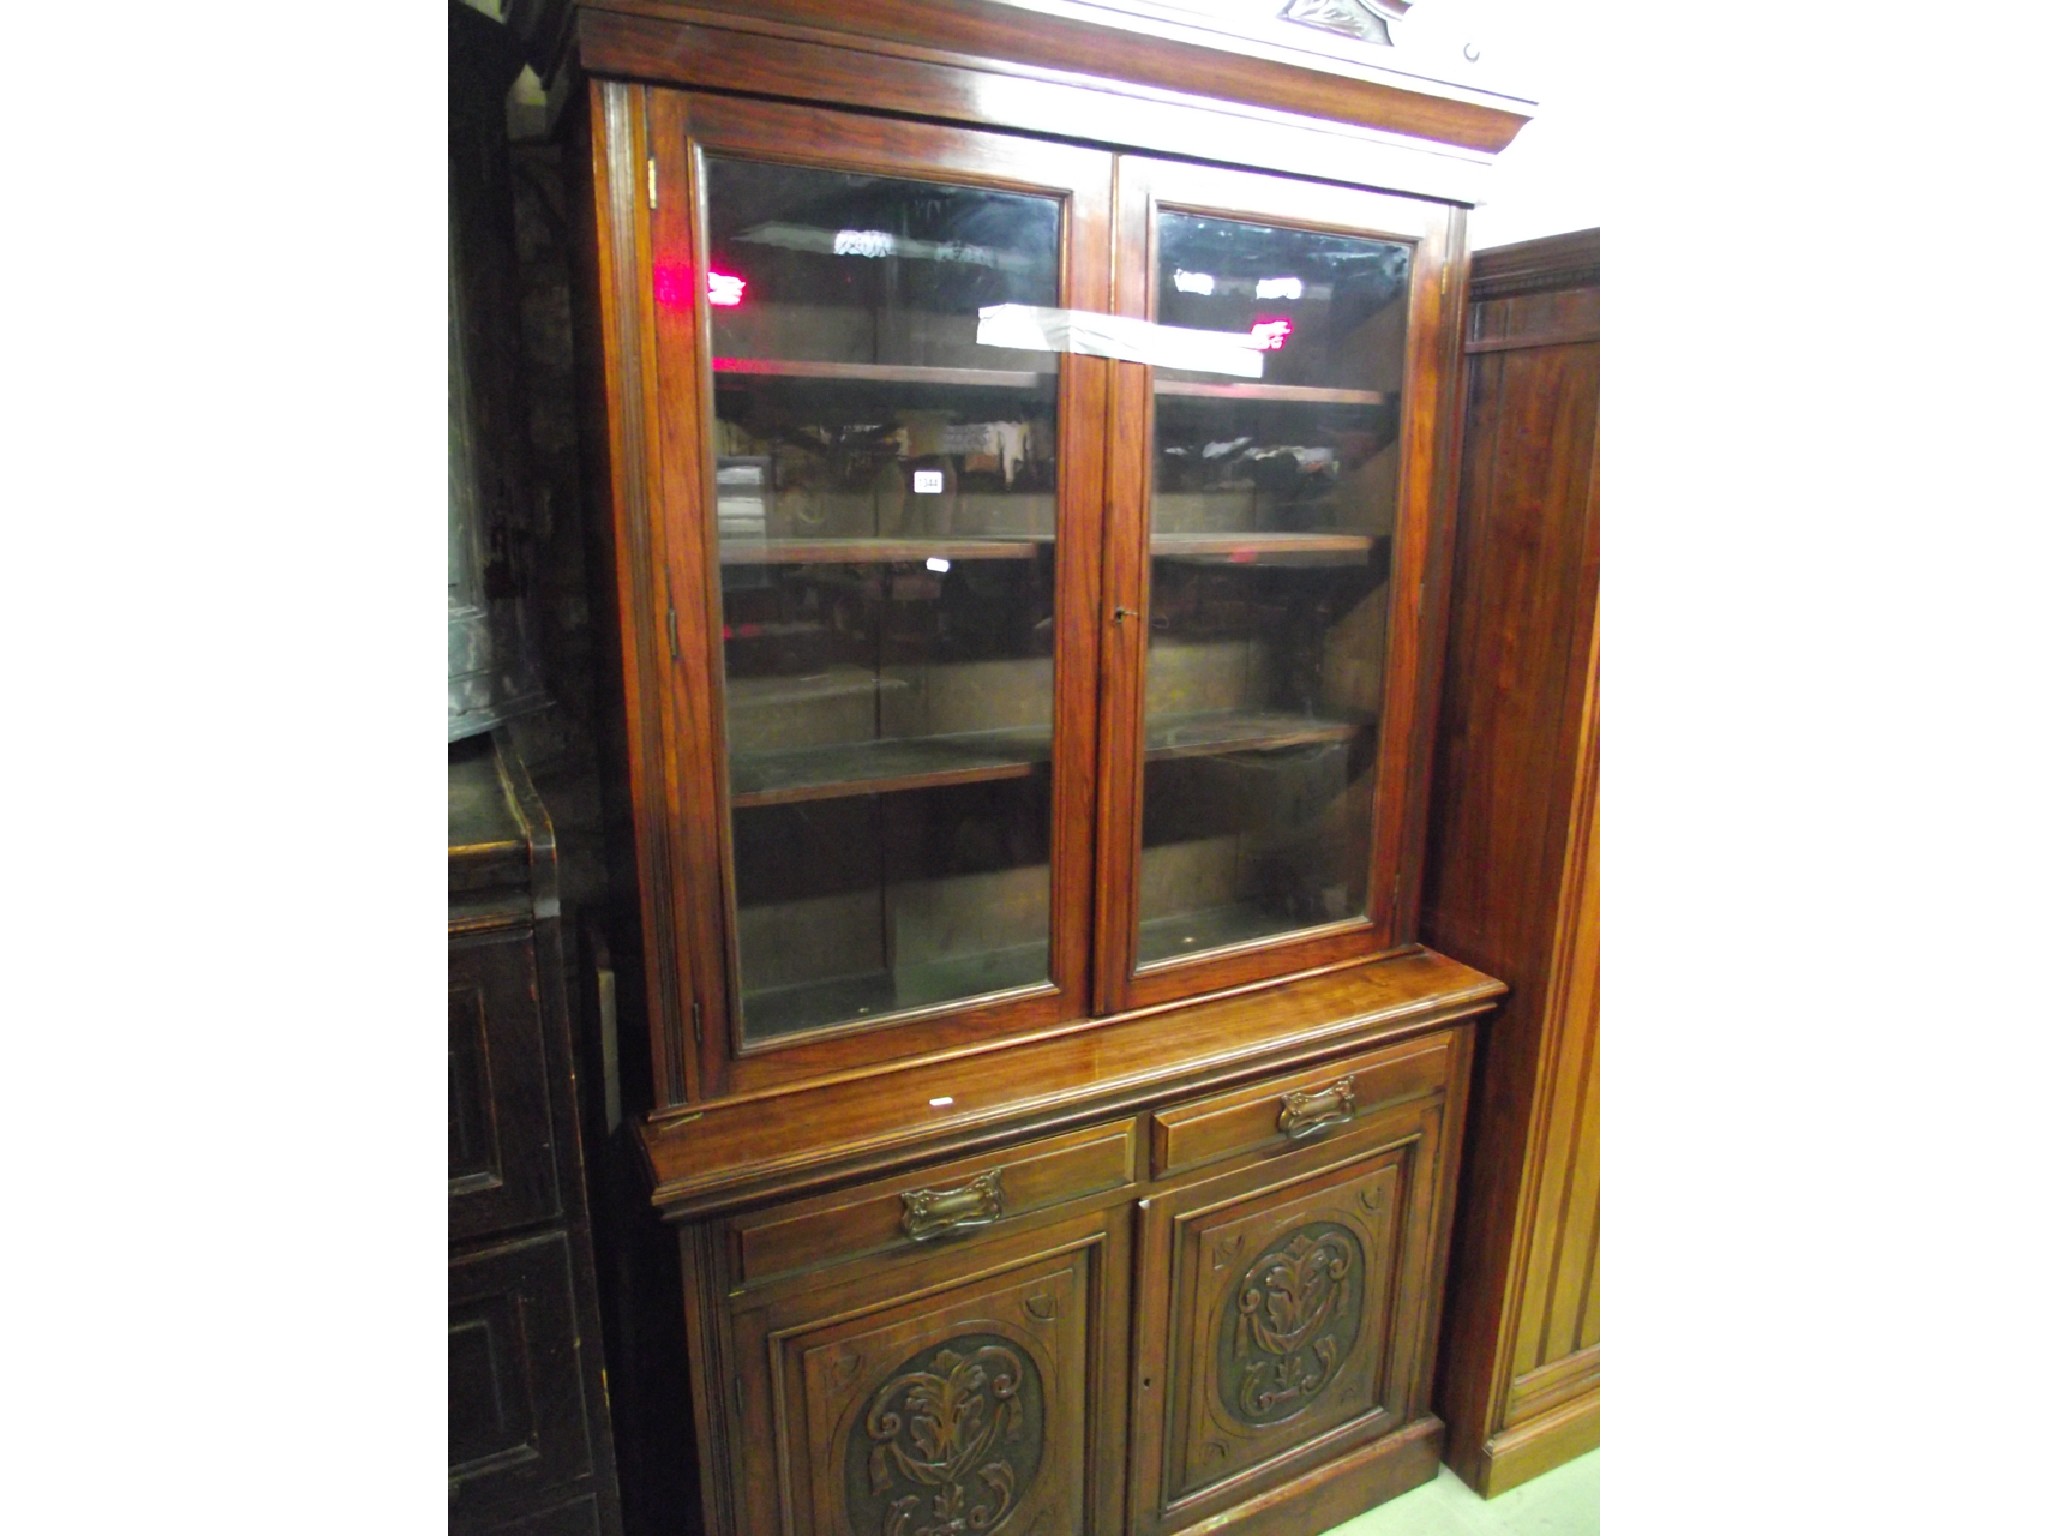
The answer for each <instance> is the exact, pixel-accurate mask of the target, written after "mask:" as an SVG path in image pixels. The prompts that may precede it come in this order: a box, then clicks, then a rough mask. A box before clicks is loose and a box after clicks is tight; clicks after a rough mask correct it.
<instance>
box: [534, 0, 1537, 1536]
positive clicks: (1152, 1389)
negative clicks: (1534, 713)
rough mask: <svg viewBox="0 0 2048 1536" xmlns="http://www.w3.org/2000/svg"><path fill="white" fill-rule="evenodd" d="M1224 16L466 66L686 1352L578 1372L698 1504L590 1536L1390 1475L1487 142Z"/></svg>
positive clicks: (1046, 14)
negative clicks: (517, 314)
mask: <svg viewBox="0 0 2048 1536" xmlns="http://www.w3.org/2000/svg"><path fill="white" fill-rule="evenodd" d="M1251 9H1254V8H1249V7H1244V6H1223V5H1216V4H1210V5H1186V4H1182V5H1167V4H1147V3H1135V0H1134V3H1128V4H1115V5H1109V4H1083V3H1079V0H1048V3H1040V4H1032V5H1025V4H1018V3H1011V0H966V3H938V0H878V3H871V4H864V5H861V6H858V7H848V6H845V5H843V4H827V3H824V0H768V3H753V4H747V5H744V6H742V5H737V4H732V5H728V4H720V3H700V4H681V3H666V0H660V3H657V0H600V3H585V4H580V5H579V4H568V3H563V0H533V3H529V4H518V3H515V4H513V5H512V6H511V7H510V8H509V10H510V16H511V20H512V21H513V23H514V25H515V26H517V27H519V28H520V29H521V31H522V34H523V36H524V37H525V38H526V39H527V40H528V46H529V48H530V49H531V50H532V57H533V60H534V62H535V64H536V67H537V68H538V69H539V71H540V73H541V74H542V76H543V78H544V80H546V82H547V85H548V90H549V94H550V99H551V101H552V102H553V103H554V104H555V110H556V111H557V113H558V124H559V130H558V131H559V132H560V133H561V135H562V136H563V140H564V142H565V143H566V144H567V145H568V146H569V151H570V163H571V164H572V166H573V167H574V168H575V170H576V172H577V173H578V174H579V175H580V176H581V177H582V184H581V185H580V186H579V187H577V188H576V189H575V191H574V193H573V195H572V204H573V206H574V208H575V209H576V211H577V213H578V215H579V216H580V217H581V219H582V220H583V221H584V228H583V237H582V241H581V249H582V255H583V257H584V259H585V263H586V265H585V269H584V273H583V283H582V294H583V300H584V305H585V307H584V310H583V312H582V314H581V315H580V316H579V324H578V327H577V331H578V340H579V345H587V355H586V357H585V359H584V362H585V364H586V371H585V378H584V387H585V405H586V407H587V411H588V432H587V438H586V444H587V447H586V460H587V462H588V463H589V464H590V465H591V467H592V470H593V474H594V478H595V484H594V486H593V515H594V517H595V520H596V522H597V523H598V530H597V532H598V537H599V539H600V540H601V542H602V545H603V555H602V559H601V561H600V566H601V568H602V569H603V570H604V571H605V573H606V579H605V581H604V582H603V584H602V590H601V591H600V592H599V593H598V596H599V598H600V599H601V600H602V602H603V603H604V605H605V606H606V609H607V616H606V618H607V622H608V623H609V625H610V626H611V633H612V634H613V635H614V636H615V637H616V649H615V652H614V654H613V656H612V661H613V674H612V678H613V688H614V693H615V698H616V702H617V709H616V711H615V714H614V720H613V725H614V727H615V732H614V739H613V741H612V743H611V765H612V766H611V769H610V779H609V783H610V786H611V789H612V792H613V794H614V795H615V797H616V799H617V801H618V803H620V804H621V805H623V806H625V807H627V808H629V809H630V821H629V823H628V824H627V825H625V826H623V827H622V829H621V835H620V837H619V840H618V843H617V846H616V848H615V849H614V850H613V853H614V861H613V862H614V868H615V870H616V872H617V876H618V881H617V884H618V894H619V901H618V906H617V910H616V911H614V912H613V913H612V914H611V921H610V933H609V941H610V944H611V946H612V948H613V950H614V951H615V954H616V958H617V961H618V966H619V974H620V986H619V989H618V995H619V1000H620V1031H621V1035H622V1046H621V1060H622V1063H623V1062H626V1061H629V1060H631V1061H636V1062H637V1063H639V1066H640V1073H641V1074H644V1075H640V1076H639V1080H638V1082H637V1083H634V1084H630V1085H629V1090H628V1096H629V1098H630V1099H632V1100H634V1101H635V1104H634V1107H635V1108H637V1109H638V1110H640V1111H641V1112H642V1114H641V1118H640V1119H639V1121H638V1137H639V1149H640V1156H641V1158H642V1161H643V1164H644V1171H645V1173H646V1175H647V1179H648V1184H649V1187H650V1188H651V1195H652V1199H651V1204H652V1207H653V1209H654V1210H655V1211H658V1213H659V1215H660V1217H661V1218H662V1220H663V1221H664V1222H665V1224H666V1225H665V1227H664V1228H663V1232H664V1242H665V1244H666V1245H667V1253H668V1262H669V1263H670V1265H671V1266H672V1267H673V1270H674V1284H673V1289H671V1290H669V1291H667V1292H666V1294H663V1293H662V1292H660V1291H659V1290H657V1291H656V1293H655V1305H657V1306H661V1307H666V1308H667V1309H669V1310H670V1315H671V1316H672V1317H673V1318H674V1319H675V1320H676V1321H677V1322H678V1324H679V1327H680V1333H681V1339H680V1342H679V1345H678V1347H677V1348H676V1349H674V1350H673V1351H666V1350H663V1349H659V1348H656V1347H653V1345H652V1344H651V1343H650V1344H649V1345H648V1347H645V1348H638V1347H636V1348H633V1349H629V1350H626V1351H624V1352H623V1356H622V1357H621V1358H616V1359H614V1360H613V1362H612V1365H613V1370H614V1372H615V1374H617V1375H618V1376H620V1377H630V1378H631V1387H630V1390H629V1391H628V1392H627V1393H626V1394H625V1395H626V1396H629V1397H631V1398H632V1399H633V1400H634V1401H635V1402H637V1403H640V1404H643V1405H644V1404H646V1403H648V1402H650V1401H653V1402H657V1403H661V1404H665V1405H670V1406H675V1407H679V1408H680V1407H685V1406H686V1407H687V1410H688V1418H689V1420H690V1422H691V1425H692V1428H691V1431H690V1434H689V1448H688V1451H687V1453H686V1454H687V1456H688V1459H689V1460H690V1462H691V1463H692V1464H693V1465H694V1468H695V1470H696V1473H697V1474H698V1477H697V1484H698V1494H697V1496H696V1497H695V1498H694V1499H690V1500H688V1501H687V1503H686V1502H685V1500H684V1498H683V1497H682V1496H681V1495H680V1494H677V1493H674V1492H663V1493H661V1494H659V1495H656V1496H652V1497H649V1498H648V1499H646V1500H645V1501H644V1502H643V1504H642V1506H641V1507H640V1508H638V1509H637V1510H636V1509H633V1508H631V1507H630V1506H631V1504H632V1500H631V1498H630V1497H629V1501H628V1502H629V1510H628V1513H629V1517H630V1518H631V1519H632V1521H633V1523H634V1524H636V1525H637V1526H639V1527H641V1528H642V1529H645V1530H649V1531H655V1530H659V1531H679V1530H687V1529H693V1528H697V1527H698V1526H699V1524H700V1523H701V1527H702V1528H704V1529H706V1530H709V1531H711V1532H715V1533H718V1536H768V1533H780V1536H822V1533H825V1532H831V1533H834V1536H903V1533H920V1532H928V1531H929V1532H937V1531H986V1532H996V1531H1002V1532H1009V1533H1014V1536H1066V1533H1070V1532H1084V1531H1085V1532H1091V1533H1097V1536H1109V1533H1122V1532H1130V1533H1147V1536H1150V1533H1168V1532H1179V1531H1185V1530H1196V1529H1209V1528H1213V1527H1215V1526H1217V1525H1219V1524H1220V1523H1223V1522H1226V1521H1227V1522H1229V1524H1230V1528H1231V1529H1232V1530H1233V1531H1239V1532H1244V1533H1247V1536H1256V1533H1260V1532H1269V1533H1274V1536H1278V1533H1281V1532H1288V1533H1295V1532H1311V1531H1317V1530H1321V1529H1324V1528H1326V1527H1328V1526H1330V1525H1333V1524H1335V1523H1337V1522H1338V1521H1340V1520H1342V1519H1343V1518H1345V1517H1347V1516H1349V1515H1351V1514H1353V1513H1355V1512H1357V1511H1358V1510H1360V1509H1362V1508H1365V1507H1366V1506H1368V1505H1370V1504H1373V1503H1376V1502H1378V1501H1380V1500H1383V1499H1385V1498H1388V1497H1390V1496H1392V1495H1393V1494H1395V1493H1398V1492H1401V1491H1403V1490H1405V1489H1407V1488H1410V1487H1413V1486H1415V1485H1416V1484H1418V1483H1421V1482H1424V1481H1426V1480H1428V1479H1429V1478H1430V1477H1431V1476H1432V1475H1433V1473H1434V1471H1435V1469H1436V1466H1437V1463H1438V1457H1439V1453H1440V1451H1441V1448H1442V1444H1443V1436H1444V1426H1443V1424H1442V1422H1441V1421H1440V1420H1439V1419H1438V1417H1437V1416H1436V1415H1435V1414H1434V1413H1433V1412H1432V1411H1431V1408H1430V1401H1431V1390H1432V1380H1433V1374H1434V1365H1435V1359H1436V1352H1437V1342H1438V1324H1439V1312H1440V1299H1441V1293H1442V1286H1443V1281H1444V1275H1445V1266H1446V1255H1447V1248H1448V1244H1449V1241H1450V1232H1451V1218H1452V1204H1453V1195H1454V1191H1455V1189H1456V1180H1457V1172H1458V1164H1459V1157H1460V1148H1461V1146H1462V1144H1463V1133H1464V1125H1465V1115H1466V1103H1467V1093H1468V1081H1469V1074H1470V1064H1471V1061H1472V1058H1473V1053H1474V1048H1475V1034H1476V1032H1477V1031H1478V1030H1480V1029H1481V1028H1483V1027H1484V1022H1483V1021H1484V1019H1485V1016H1486V1015H1487V1013H1488V1012H1489V1010H1490V1009H1491V1008H1492V1007H1493V1006H1494V1004H1495V1002H1496V1000H1497V999H1498V997H1499V996H1500V994H1501V991H1502V987H1501V984H1500V983H1499V982H1498V981H1497V980H1495V979H1493V978H1492V977H1490V976H1488V975H1486V974H1483V973H1482V972H1480V971H1477V970H1474V969H1471V968H1469V967H1468V966H1466V965H1464V964H1461V963H1459V962H1458V961H1457V960H1454V959H1450V958H1447V957H1446V956H1444V955H1441V954H1438V953H1434V952H1432V951H1431V950H1429V949H1426V948H1424V947H1423V946H1422V944H1421V943H1420V942H1419V936H1420V905H1421V901H1422V895H1423V859H1422V852H1423V842H1424V835H1425V825H1426V820H1425V818H1426V802H1427V796H1428V787H1429V781H1430V769H1431V750H1432V745H1433V741H1434V736H1435V729H1436V719H1435V716H1436V701H1437V696H1438V685H1439V681H1440V672H1441V658H1442V655H1443V648H1444V638H1445V626H1446V621H1447V593H1448V587H1449V564H1448V562H1449V559H1450V554H1451V547H1450V537H1451V531H1452V516H1451V514H1452V511H1453V508H1452V504H1451V500H1450V496H1451V491H1452V481H1453V476H1452V475H1451V473H1450V471H1451V468H1452V458H1453V455H1454V453H1455V450H1456V443H1457V436H1458V434H1457V426H1458V422H1457V415H1456V401H1457V380H1458V363H1459V359H1460V356H1461V354H1462V346H1463V340H1462V335H1461V332H1460V328H1459V321H1460V317H1461V315H1462V313H1463V300H1464V295H1463V273H1464V267H1465V252H1464V219H1465V208H1466V206H1467V205H1468V204H1469V203H1470V201H1471V200H1472V199H1473V197H1474V196H1475V195H1476V191H1477V188H1478V186H1479V185H1480V180H1481V178H1482V176H1483V173H1484V172H1485V170H1486V167H1487V165H1488V163H1489V162H1490V160H1491V159H1492V157H1493V156H1494V155H1495V154H1496V153H1498V151H1499V150H1500V149H1501V148H1502V147H1503V146H1504V145H1505V144H1506V143H1507V142H1508V141H1509V140H1510V139H1511V138H1512V137H1513V135H1514V133H1515V132H1516V130H1517V129H1518V128H1519V127H1520V126H1521V124H1522V122H1523V121H1524V120H1526V118H1527V116H1528V113H1529V110H1530V109H1529V106H1528V104H1527V103H1526V102H1524V101H1520V100H1517V99H1515V98H1514V97H1512V96H1510V95H1508V94H1505V93H1503V92H1502V91H1500V90H1499V89H1497V88H1496V87H1495V86H1494V85H1493V84H1492V83H1491V82H1489V81H1487V80H1486V78H1485V77H1484V76H1483V74H1482V73H1481V72H1480V71H1481V68H1482V66H1480V65H1476V64H1475V63H1474V62H1473V57H1474V56H1475V55H1477V54H1479V53H1480V52H1481V50H1479V49H1477V48H1476V47H1473V46H1471V45H1470V43H1469V40H1466V39H1462V38H1460V37H1458V36H1456V35H1455V34H1454V33H1453V32H1450V31H1447V30H1446V29H1445V27H1444V25H1443V24H1442V23H1441V22H1440V21H1438V20H1432V21H1429V22H1425V21H1424V20H1423V19H1422V18H1421V16H1419V15H1412V16H1411V15H1409V14H1408V12H1409V7H1408V6H1406V5H1401V4H1393V3H1363V0H1362V3H1359V4H1334V3H1332V4H1322V3H1318V4H1314V5H1310V4H1304V3H1301V0H1292V3H1286V0H1274V3H1273V4H1272V6H1271V8H1270V12H1269V13H1268V14H1267V15H1266V16H1265V17H1262V18H1258V19H1247V16H1246V13H1247V11H1248V10H1251ZM1448 9H1449V8H1448V7H1446V8H1442V10H1440V12H1439V15H1441V14H1443V12H1444V11H1447V10H1448ZM1432 28H1433V30H1432ZM657 1333H658V1330H656V1329H653V1328H646V1329H639V1330H636V1332H635V1337H638V1338H643V1339H647V1340H650V1341H651V1340H652V1339H654V1337H655V1336H656V1334H657ZM629 1493H630V1490H629Z"/></svg>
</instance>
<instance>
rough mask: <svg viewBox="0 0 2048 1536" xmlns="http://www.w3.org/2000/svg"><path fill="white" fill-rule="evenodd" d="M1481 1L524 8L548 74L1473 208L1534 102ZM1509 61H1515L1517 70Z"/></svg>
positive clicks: (529, 3)
mask: <svg viewBox="0 0 2048 1536" xmlns="http://www.w3.org/2000/svg"><path fill="white" fill-rule="evenodd" d="M1479 9H1480V8H1479V7H1477V6H1476V5H1474V4H1473V3H1471V0H1414V3H1412V4H1411V3H1408V0H1105V3H1089V0H866V3H863V4H860V5H847V4H845V3H844V0H744V3H741V0H509V3H508V5H507V7H506V10H507V15H508V18H509V19H510V21H511V22H512V24H513V25H514V26H515V27H516V28H517V29H519V31H520V32H521V34H522V35H523V36H524V37H525V38H526V40H527V47H528V51H529V57H530V58H531V59H532V61H533V63H534V66H535V68H536V69H538V70H539V71H540V72H541V74H542V75H543V77H550V76H552V75H553V74H554V73H555V72H556V71H557V70H559V69H560V68H561V67H562V66H563V64H564V63H565V62H567V61H569V60H575V61H577V62H578V63H580V65H581V67H582V68H583V69H585V70H587V71H589V72H590V73H591V74H593V75H599V76H614V77H618V78H635V79H643V80H660V81H664V82H668V83H671V84H676V85H683V86H691V87H699V88H703V89H709V90H720V91H737V92H753V93H758V94H762V95H779V96H786V97H799V98H809V99H824V100H832V101H836V102H840V103H844V104H846V105H851V106H857V107H862V108H866V109H869V110H873V111H885V112H898V113H904V114H907V115H912V116H916V117H921V118H925V119H930V120H943V121H951V122H956V123H961V124H968V125H999V126H1002V127H1005V128H1010V129H1015V130H1018V131H1022V132H1030V133H1040V134H1045V135H1049V136H1055V137H1061V138H1067V139H1080V140H1086V141H1088V142H1092V143H1096V144H1101V145H1104V146H1112V147H1118V148H1129V149H1136V150H1141V151H1146V152H1150V153H1155V154H1184V153H1187V152H1189V151H1190V149H1191V148H1195V147H1197V146H1199V147H1200V148H1201V152H1202V153H1204V154H1205V155H1208V156H1210V157H1212V158H1225V157H1227V158H1228V159H1229V160H1230V161H1232V162H1233V163H1238V164H1243V165H1246V166H1251V167H1256V168H1261V169H1266V170H1273V171H1283V172H1286V173H1289V174H1293V175H1307V176H1322V177H1326V178H1328V179H1330V180H1333V181H1342V182H1348V183H1352V184H1355V185H1363V186H1372V187H1379V188H1385V189H1388V190H1392V191H1400V192H1408V193H1415V194H1420V195H1424V196H1431V197H1442V198H1447V199H1450V200H1454V201H1461V202H1467V203H1470V202H1473V201H1475V200H1477V198H1478V197H1479V196H1480V193H1481V187H1482V182H1483V176H1484V172H1485V169H1486V166H1487V164H1488V163H1489V162H1490V161H1491V159H1492V157H1493V156H1494V155H1496V154H1498V153H1499V152H1500V151H1501V149H1502V148H1504V147H1505V146H1506V145H1507V144H1508V142H1509V141H1510V140H1512V139H1513V138H1514V136H1515V134H1516V132H1517V131H1518V130H1519V129H1520V128H1521V126H1522V124H1523V123H1524V122H1526V121H1527V120H1528V118H1529V116H1530V115H1531V113H1532V112H1533V110H1534V106H1533V103H1532V102H1530V101H1529V100H1528V99H1527V98H1526V96H1525V95H1522V94H1518V93H1517V82H1518V77H1517V76H1516V75H1515V73H1514V67H1513V65H1512V64H1511V63H1505V58H1506V56H1505V55H1504V54H1503V53H1502V52H1501V50H1500V49H1499V48H1498V47H1496V46H1495V43H1494V41H1493V40H1492V39H1491V38H1489V37H1487V36H1485V35H1483V33H1482V32H1479V31H1475V30H1474V28H1475V26H1476V25H1477V17H1476V14H1475V13H1476V12H1478V11H1479ZM1504 66H1505V67H1504Z"/></svg>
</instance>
